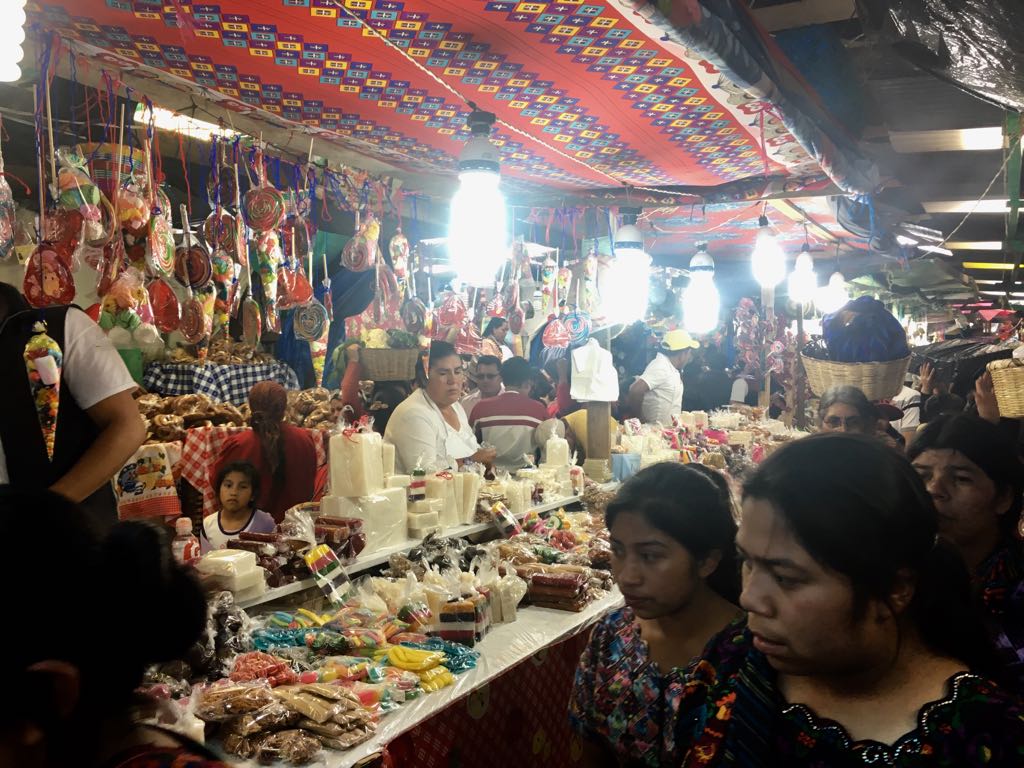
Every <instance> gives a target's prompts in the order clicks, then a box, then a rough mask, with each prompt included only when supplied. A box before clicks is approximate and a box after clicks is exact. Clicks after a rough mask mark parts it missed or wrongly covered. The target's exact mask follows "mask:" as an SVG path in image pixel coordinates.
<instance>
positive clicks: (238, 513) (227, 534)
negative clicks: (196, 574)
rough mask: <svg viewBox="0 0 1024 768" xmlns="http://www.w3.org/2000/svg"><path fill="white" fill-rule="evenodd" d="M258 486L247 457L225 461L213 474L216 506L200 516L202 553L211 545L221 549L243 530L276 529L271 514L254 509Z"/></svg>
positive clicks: (212, 548) (255, 472) (253, 468)
mask: <svg viewBox="0 0 1024 768" xmlns="http://www.w3.org/2000/svg"><path fill="white" fill-rule="evenodd" d="M259 487H260V478H259V474H258V472H257V471H256V467H254V466H253V465H252V464H250V463H249V462H248V461H234V462H231V463H230V464H225V465H224V468H223V469H222V470H221V471H220V475H219V476H218V477H217V495H218V497H219V499H220V510H218V512H217V514H216V515H208V516H207V517H206V519H204V520H203V530H202V533H201V534H200V536H199V544H200V546H201V548H202V552H203V554H204V555H205V554H206V553H207V552H210V551H211V550H214V549H224V548H225V547H226V546H227V543H228V541H230V540H231V539H234V538H237V537H238V534H240V533H242V532H243V531H248V532H249V533H273V532H274V531H275V530H277V525H276V523H274V518H273V517H272V516H271V515H270V514H269V513H267V512H264V511H262V510H260V509H256V490H257V489H258V488H259Z"/></svg>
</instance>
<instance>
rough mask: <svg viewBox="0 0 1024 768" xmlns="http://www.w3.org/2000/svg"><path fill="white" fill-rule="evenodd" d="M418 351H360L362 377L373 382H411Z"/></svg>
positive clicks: (418, 354)
mask: <svg viewBox="0 0 1024 768" xmlns="http://www.w3.org/2000/svg"><path fill="white" fill-rule="evenodd" d="M419 357H420V351H419V350H418V349H361V350H359V362H360V363H361V364H362V366H363V375H364V376H365V377H366V378H367V379H371V380H373V381H411V380H412V379H414V378H416V361H417V360H419Z"/></svg>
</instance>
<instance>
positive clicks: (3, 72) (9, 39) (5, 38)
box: [0, 0, 26, 83]
mask: <svg viewBox="0 0 1024 768" xmlns="http://www.w3.org/2000/svg"><path fill="white" fill-rule="evenodd" d="M25 3H26V0H5V2H3V3H0V83H13V82H15V81H16V80H20V79H21V67H19V66H18V63H19V62H20V61H21V60H22V59H23V58H24V56H25V51H24V50H23V49H22V47H21V44H22V43H23V42H25Z"/></svg>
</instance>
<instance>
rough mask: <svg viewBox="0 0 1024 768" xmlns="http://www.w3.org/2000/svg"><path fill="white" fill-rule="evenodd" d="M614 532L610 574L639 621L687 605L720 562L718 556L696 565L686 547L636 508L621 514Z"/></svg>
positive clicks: (658, 616)
mask: <svg viewBox="0 0 1024 768" xmlns="http://www.w3.org/2000/svg"><path fill="white" fill-rule="evenodd" d="M610 533H611V545H612V575H613V576H614V577H615V582H616V583H617V584H618V585H619V589H620V590H621V591H622V595H623V597H624V598H625V600H626V604H627V605H628V606H630V607H631V608H632V609H633V610H634V611H635V612H636V615H637V616H638V617H640V618H641V619H657V618H660V617H662V616H670V615H672V614H674V613H677V612H678V611H680V610H682V609H683V608H685V607H686V606H687V604H688V603H689V602H690V600H691V599H692V598H693V595H694V593H695V592H696V591H697V589H698V588H699V587H700V584H701V581H702V579H704V578H707V576H708V575H710V573H711V572H713V571H714V568H715V566H717V564H718V559H719V558H718V557H717V556H716V557H714V558H713V559H712V558H709V560H708V561H706V563H700V564H699V563H697V561H696V560H694V558H693V556H692V555H691V554H690V551H689V550H688V549H686V547H684V546H683V545H682V544H680V543H679V542H678V541H676V540H675V539H674V538H672V537H671V536H669V535H668V534H667V533H664V532H663V531H660V530H658V529H657V528H655V527H654V526H653V525H651V524H650V523H649V522H648V521H647V518H646V517H644V516H643V515H641V514H638V513H636V512H621V513H619V515H618V516H617V517H616V518H615V523H614V524H613V525H612V528H611V531H610ZM708 568H710V571H708ZM702 571H708V572H707V573H703V574H702V573H701V572H702Z"/></svg>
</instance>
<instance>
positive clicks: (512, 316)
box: [508, 305, 526, 336]
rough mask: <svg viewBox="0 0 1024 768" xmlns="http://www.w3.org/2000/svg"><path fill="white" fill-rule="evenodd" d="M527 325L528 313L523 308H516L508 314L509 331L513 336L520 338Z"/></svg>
mask: <svg viewBox="0 0 1024 768" xmlns="http://www.w3.org/2000/svg"><path fill="white" fill-rule="evenodd" d="M525 324H526V313H525V312H524V311H523V308H522V307H520V306H518V305H517V306H516V307H515V308H514V309H513V310H512V311H511V312H509V313H508V329H509V331H510V332H511V333H512V335H513V336H518V335H519V334H521V333H522V332H523V326H524V325H525Z"/></svg>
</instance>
